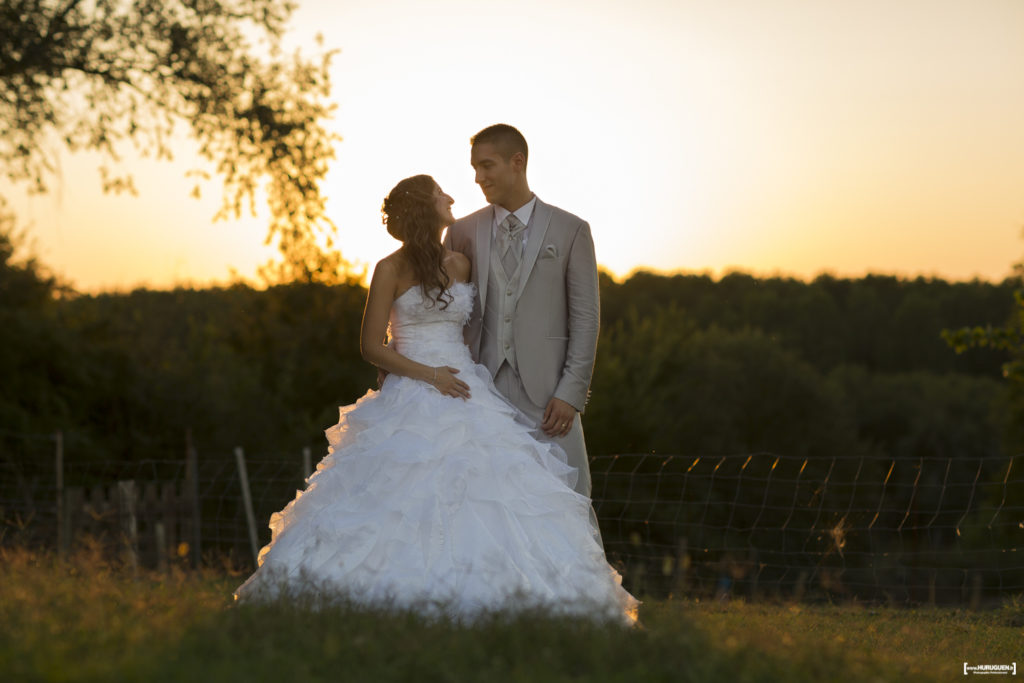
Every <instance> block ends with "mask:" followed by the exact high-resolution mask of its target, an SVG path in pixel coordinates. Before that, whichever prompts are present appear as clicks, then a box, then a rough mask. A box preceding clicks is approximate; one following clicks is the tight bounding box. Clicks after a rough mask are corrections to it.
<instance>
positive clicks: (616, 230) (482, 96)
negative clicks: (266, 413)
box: [0, 0, 1024, 291]
mask: <svg viewBox="0 0 1024 683" xmlns="http://www.w3.org/2000/svg"><path fill="white" fill-rule="evenodd" d="M299 5H300V8H299V10H298V11H297V12H296V14H295V16H294V17H293V21H292V32H291V34H290V35H289V39H288V44H289V45H290V46H299V45H301V46H304V47H303V49H304V51H305V52H306V53H307V54H310V52H309V46H311V45H312V42H313V37H314V36H315V34H316V33H318V32H320V33H322V34H323V38H324V44H325V47H327V48H338V49H340V50H341V52H340V53H339V54H338V55H337V56H336V58H335V61H334V68H333V71H332V76H333V80H334V99H335V101H336V102H337V104H338V109H337V111H336V115H335V118H334V120H333V121H332V123H331V125H332V127H333V128H334V129H335V130H336V131H337V132H338V133H339V134H340V135H342V136H343V138H344V140H343V141H342V142H341V143H339V145H338V148H337V155H338V156H337V159H336V160H335V161H334V163H333V166H332V170H331V173H330V176H329V177H328V182H327V185H326V187H325V193H326V195H327V196H328V198H329V203H328V212H329V213H330V215H331V216H332V218H333V219H334V221H335V222H336V223H337V224H338V226H339V233H338V244H339V246H340V248H341V251H342V253H343V255H344V256H345V257H346V258H347V259H348V260H350V261H353V262H355V263H356V264H357V265H363V264H372V263H373V262H375V261H376V260H377V259H379V258H380V257H382V256H384V255H385V254H387V253H388V252H390V251H392V250H393V249H394V248H396V246H397V243H396V242H394V241H393V240H392V239H391V238H390V237H389V236H388V235H387V234H386V232H385V231H384V228H383V226H381V224H380V213H379V208H380V203H381V200H382V198H383V197H384V195H385V194H386V193H387V192H388V190H389V189H390V188H391V187H392V186H393V185H394V184H395V183H396V182H397V181H398V180H400V179H401V178H403V177H405V176H408V175H412V174H415V173H429V174H431V175H433V176H434V177H435V179H437V181H438V182H439V183H440V184H441V186H442V188H443V189H445V190H446V191H447V192H448V193H449V194H451V195H452V196H453V197H454V198H455V201H456V203H455V214H456V215H457V216H458V215H461V214H464V213H468V212H470V211H473V210H475V209H476V208H478V207H479V206H481V205H482V204H483V197H482V195H481V194H480V192H479V189H478V188H477V187H476V186H475V185H474V183H473V174H472V169H471V168H470V165H469V137H470V136H471V135H472V134H473V133H475V132H476V131H477V130H479V129H480V128H482V127H484V126H486V125H489V124H491V123H496V122H506V123H511V124H513V125H515V126H517V127H518V128H519V129H520V130H521V131H522V132H523V133H524V134H525V135H526V138H527V140H528V141H529V143H530V163H529V177H530V183H531V187H532V189H533V190H534V191H535V192H536V193H537V195H538V196H540V197H541V198H542V199H544V200H545V201H547V202H550V203H553V204H556V205H558V206H561V207H562V208H565V209H567V210H570V211H572V212H574V213H576V214H578V215H580V216H582V217H584V218H586V219H587V220H589V221H590V223H591V226H592V228H593V231H594V236H595V240H596V244H597V256H598V262H599V263H601V264H602V265H603V266H604V267H606V268H607V269H609V270H610V271H612V272H613V273H614V274H616V275H617V276H625V275H626V274H628V273H629V272H630V271H631V270H633V269H635V268H637V267H647V268H652V269H656V270H660V271H674V270H684V271H689V272H693V271H697V272H710V273H712V274H715V275H720V274H721V273H723V272H725V271H727V270H731V269H740V270H745V271H748V272H752V273H754V274H758V275H772V274H783V275H793V276H797V277H806V278H809V277H813V276H815V275H817V274H819V273H821V272H831V273H833V274H836V275H840V276H859V275H863V274H865V273H867V272H876V273H892V274H898V275H903V276H916V275H929V276H930V275H937V276H941V277H945V278H951V279H968V278H972V277H975V276H979V277H982V278H986V279H994V280H998V279H1001V278H1002V277H1004V276H1006V275H1007V274H1009V272H1010V269H1011V266H1012V264H1013V263H1014V262H1016V261H1018V260H1020V259H1021V258H1022V257H1024V242H1022V240H1021V233H1022V228H1024V124H1022V120H1024V1H1021V0H898V1H896V2H893V1H891V0H888V1H883V0H827V1H825V2H807V1H806V0H677V1H669V0H663V1H657V0H633V1H632V2H601V1H595V0H587V1H584V0H522V1H520V2H517V3H509V2H492V1H490V0H432V1H431V2H422V1H420V0H396V1H391V2H389V1H380V2H377V1H373V0H361V1H359V2H352V1H346V0H338V1H330V2H328V1H326V0H323V1H320V2H318V1H315V0H299ZM132 164H133V165H132V167H131V168H132V170H133V172H134V173H135V176H136V182H137V185H138V187H139V190H140V196H139V197H128V196H120V197H118V196H104V195H103V194H102V192H101V191H100V181H99V177H98V174H97V173H96V168H97V165H98V160H97V158H95V157H92V156H87V155H86V156H70V155H66V156H65V157H64V158H63V160H62V174H61V178H60V179H58V180H55V181H53V182H52V183H51V185H52V191H51V193H50V194H48V195H43V196H39V197H31V198H30V197H27V196H25V195H24V192H23V191H21V190H20V189H17V188H16V189H15V190H13V191H12V190H11V188H10V187H9V186H7V185H2V186H0V191H2V192H4V193H5V194H7V195H8V196H9V197H10V198H11V200H12V202H13V207H14V209H15V210H16V211H17V213H18V215H19V218H20V219H21V221H22V223H23V224H26V225H28V226H29V228H30V235H31V236H32V238H33V239H34V241H35V252H36V253H37V254H38V256H39V257H40V259H41V260H42V261H43V262H44V263H45V264H47V265H49V266H50V267H51V268H52V269H53V270H54V271H55V272H57V273H58V274H60V275H62V276H63V277H64V278H65V279H66V280H68V281H70V282H71V283H72V284H73V285H75V286H76V287H78V288H80V289H82V290H86V291H95V290H100V289H114V288H116V289H127V288H130V287H133V286H136V285H148V286H155V287H166V286H171V285H173V284H193V285H197V286H199V285H205V284H207V283H210V282H212V281H220V282H223V281H225V280H226V279H227V278H228V277H229V275H230V272H231V270H232V269H233V270H235V271H237V272H239V273H240V274H241V275H243V276H251V275H252V274H253V271H254V267H255V266H256V265H257V264H259V263H261V262H263V261H265V260H266V259H267V258H269V257H271V256H273V251H272V250H271V249H270V248H268V247H265V246H264V245H263V238H264V236H265V228H264V226H265V224H266V215H265V214H264V215H263V216H260V217H257V218H255V219H246V220H242V221H230V222H222V223H216V224H214V223H212V222H211V218H212V216H213V214H214V213H215V212H216V209H217V207H218V205H219V197H220V188H219V184H218V183H216V182H213V183H211V184H209V185H208V186H207V187H206V188H205V193H204V198H203V199H202V200H201V201H197V200H194V199H191V198H190V197H189V196H188V193H189V190H190V188H191V187H192V183H191V181H190V180H188V179H186V178H185V177H184V174H185V171H187V170H188V169H189V168H191V167H192V162H191V160H190V143H188V142H187V141H183V143H182V146H181V151H180V152H179V154H178V158H177V160H176V161H175V163H172V164H168V163H163V164H157V163H155V162H141V161H140V162H138V163H137V164H136V163H135V162H134V161H133V162H132Z"/></svg>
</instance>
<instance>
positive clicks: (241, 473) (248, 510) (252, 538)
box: [235, 447, 260, 567]
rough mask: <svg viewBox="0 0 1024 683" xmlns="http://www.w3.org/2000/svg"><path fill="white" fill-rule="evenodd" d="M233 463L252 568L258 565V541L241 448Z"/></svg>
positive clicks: (243, 453) (243, 452)
mask: <svg viewBox="0 0 1024 683" xmlns="http://www.w3.org/2000/svg"><path fill="white" fill-rule="evenodd" d="M235 461H236V462H237V463H238V478H239V480H241V482H242V502H243V503H245V521H246V523H247V524H248V526H249V544H250V545H251V546H252V563H253V566H254V567H255V566H258V564H259V552H260V548H259V541H258V540H257V538H256V515H255V514H254V513H253V511H252V493H251V492H250V491H249V474H248V473H247V472H246V470H245V451H243V450H242V448H241V447H238V448H236V449H235Z"/></svg>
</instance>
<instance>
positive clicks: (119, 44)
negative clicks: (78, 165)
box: [0, 0, 344, 281]
mask: <svg viewBox="0 0 1024 683" xmlns="http://www.w3.org/2000/svg"><path fill="white" fill-rule="evenodd" d="M2 2H3V4H2V6H0V32H2V35H3V36H4V40H3V41H0V164H2V166H3V169H4V172H5V174H6V175H7V177H8V179H10V180H11V181H13V182H16V183H27V184H29V185H30V189H31V190H32V191H35V192H45V191H46V189H47V185H48V181H49V180H50V179H51V178H52V176H54V174H55V172H56V168H57V166H56V160H57V157H58V155H59V153H60V150H61V149H63V148H66V149H69V150H71V151H79V150H91V151H96V152H99V153H100V154H101V155H103V157H105V159H106V161H105V162H104V164H103V166H102V167H101V168H100V177H101V185H102V187H103V189H104V190H105V191H114V192H118V191H128V192H134V184H133V182H132V178H131V175H130V174H127V173H120V172H118V171H117V168H118V167H119V165H120V162H121V157H120V152H122V151H123V150H124V145H125V144H128V143H130V144H131V145H133V146H134V148H135V149H136V150H137V152H138V153H140V154H142V155H144V156H152V157H155V158H157V159H172V158H173V156H174V151H175V150H174V149H173V144H174V143H173V133H174V131H175V126H176V125H180V124H182V123H184V124H187V125H188V126H189V128H190V130H191V134H192V136H193V137H194V138H195V139H196V141H197V142H198V152H199V154H200V155H201V156H202V157H203V158H205V159H206V160H208V161H210V162H211V163H212V164H213V165H214V168H215V169H216V173H217V174H218V175H220V176H221V177H222V179H223V183H224V188H223V190H224V192H223V202H222V206H221V209H220V211H219V212H218V213H217V215H216V216H215V218H226V217H229V216H235V217H238V216H240V215H241V214H242V212H243V210H245V209H246V208H247V209H248V210H249V211H250V212H253V213H255V199H256V193H257V191H258V190H259V189H260V188H261V185H263V187H264V189H265V192H266V197H267V201H268V205H269V210H270V223H269V226H268V231H267V238H266V239H267V242H268V243H269V242H273V241H276V242H277V244H278V247H279V249H280V251H281V254H282V257H283V262H282V264H281V265H280V266H279V267H277V268H276V269H275V271H276V275H277V277H278V278H282V279H289V280H305V281H331V280H335V279H337V278H338V277H339V276H340V275H341V271H342V269H343V267H344V263H343V261H342V260H341V257H340V255H339V254H338V253H337V252H336V251H334V250H333V249H332V247H333V243H332V239H331V238H332V236H333V234H334V232H335V226H334V224H333V223H332V222H331V220H330V219H329V218H328V217H327V216H326V214H325V206H324V199H325V198H324V196H323V194H322V192H321V186H322V183H323V180H324V178H325V176H326V173H327V168H328V162H329V161H330V160H331V159H333V158H334V144H335V143H336V142H337V141H338V140H339V138H338V136H337V135H335V134H334V133H332V132H330V131H329V130H328V129H327V128H326V127H325V122H326V120H327V119H328V118H329V117H330V116H331V114H332V112H333V109H334V105H333V104H331V103H330V102H329V96H330V86H331V84H330V78H329V73H328V70H329V66H330V62H331V59H332V57H333V55H334V52H333V51H326V52H323V51H321V54H320V55H319V56H318V57H317V58H316V60H313V61H311V60H309V59H306V58H305V57H303V56H302V55H301V54H300V53H298V52H296V53H295V54H293V55H290V56H286V55H284V54H283V52H282V48H281V40H282V37H283V35H284V31H285V26H286V24H287V21H288V19H289V18H290V16H291V14H292V12H293V11H294V9H295V5H294V4H293V3H290V2H287V0H139V1H135V2H127V1H123V0H120V1H119V0H63V1H60V0H2ZM253 38H254V39H256V40H257V42H256V43H255V44H254V43H253V42H251V39H253ZM195 175H198V176H200V177H206V176H207V175H208V174H205V173H204V172H202V171H196V172H195ZM198 191H199V187H198V185H197V186H196V189H195V190H194V193H198ZM321 237H326V248H322V247H321V246H320V245H319V243H318V239H319V238H321Z"/></svg>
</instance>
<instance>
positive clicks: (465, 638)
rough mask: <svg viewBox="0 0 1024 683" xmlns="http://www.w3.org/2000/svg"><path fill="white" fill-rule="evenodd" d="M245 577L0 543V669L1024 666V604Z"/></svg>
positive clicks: (431, 675) (549, 675)
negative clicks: (990, 606) (551, 602)
mask: <svg viewBox="0 0 1024 683" xmlns="http://www.w3.org/2000/svg"><path fill="white" fill-rule="evenodd" d="M243 578H244V577H242V576H238V575H232V573H230V572H228V571H207V572H204V573H201V574H192V573H188V574H187V573H184V572H181V571H173V570H172V572H171V573H170V574H168V575H155V574H140V575H139V576H135V577H133V576H132V575H131V574H130V573H128V572H126V571H124V570H120V569H117V568H114V567H111V566H109V565H108V564H106V563H104V562H103V561H102V560H100V559H99V557H98V555H96V554H94V553H89V552H82V553H80V554H78V555H76V556H75V557H73V558H70V559H68V560H61V561H58V560H56V559H55V558H53V557H51V556H48V555H39V554H33V553H29V552H25V551H10V550H8V551H0V680H2V681H217V682H221V681H236V680H237V681H288V682H289V683H290V682H299V681H374V682H388V681H427V682H432V681H437V682H441V681H498V682H501V681H516V682H519V681H521V682H523V683H526V682H530V683H533V682H535V681H623V682H626V681H630V682H634V681H673V682H678V681H773V682H774V681H917V680H920V681H932V680H935V681H944V680H954V679H956V680H962V679H963V678H964V676H963V662H965V661H967V662H970V663H972V664H1009V663H1011V662H1013V661H1017V663H1018V666H1021V665H1024V657H1022V652H1024V636H1022V629H1024V602H1022V601H1021V600H1019V599H1018V600H1016V601H1011V602H1010V603H1009V604H1007V605H1006V606H1004V607H1003V608H1002V609H999V610H995V611H987V612H977V613H973V612H965V611H961V610H948V609H928V610H910V609H894V608H872V607H863V606H849V605H848V606H806V605H767V604H743V603H738V602H733V603H727V604H719V603H697V602H693V601H686V600H680V601H672V600H670V601H647V602H645V603H644V605H643V607H642V608H641V612H640V618H641V621H642V624H643V625H642V627H641V628H637V629H631V630H624V629H622V628H619V627H614V626H601V625H595V624H591V623H587V622H581V621H576V620H569V619H555V618H543V617H539V616H536V615H534V616H522V617H517V618H514V619H513V618H508V619H494V620H492V621H489V622H487V623H483V624H478V625H477V626H475V627H472V628H468V627H459V626H457V625H453V624H449V623H431V622H428V621H425V620H424V619H421V618H419V617H417V616H415V615H411V614H399V615H395V614H390V615H389V614H378V613H368V612H365V611H357V610H352V609H345V608H332V609H326V610H321V611H312V610H308V609H303V608H301V607H298V606H295V605H289V604H276V605H267V606H260V607H253V606H243V607H238V606H236V605H234V604H233V603H232V601H231V591H232V589H234V588H235V587H236V586H237V585H238V583H240V581H241V580H242V579H243ZM1018 675H1024V674H1018ZM1011 680H1012V679H1011Z"/></svg>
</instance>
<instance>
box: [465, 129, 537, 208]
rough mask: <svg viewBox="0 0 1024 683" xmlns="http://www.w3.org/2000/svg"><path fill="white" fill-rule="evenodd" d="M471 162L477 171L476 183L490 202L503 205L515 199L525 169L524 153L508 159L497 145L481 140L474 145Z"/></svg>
mask: <svg viewBox="0 0 1024 683" xmlns="http://www.w3.org/2000/svg"><path fill="white" fill-rule="evenodd" d="M470 163H472V164H473V170H474V171H476V184H477V185H479V186H480V189H481V190H483V193H484V198H485V199H487V201H488V202H490V203H491V204H498V205H499V206H502V205H504V204H506V203H508V202H509V201H510V200H512V199H514V197H515V196H516V194H517V193H518V191H519V185H520V183H521V180H522V177H523V173H524V171H525V162H524V161H523V155H522V154H519V153H516V154H513V155H512V156H511V157H510V158H508V159H506V158H505V157H503V156H502V155H501V152H500V150H499V149H498V147H497V146H495V145H493V144H491V143H489V142H481V143H478V144H476V145H473V151H472V152H471V154H470Z"/></svg>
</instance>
